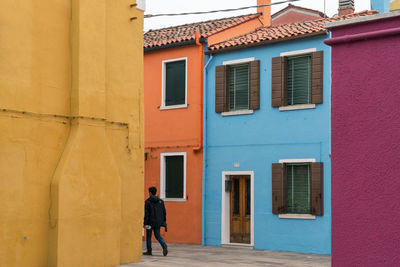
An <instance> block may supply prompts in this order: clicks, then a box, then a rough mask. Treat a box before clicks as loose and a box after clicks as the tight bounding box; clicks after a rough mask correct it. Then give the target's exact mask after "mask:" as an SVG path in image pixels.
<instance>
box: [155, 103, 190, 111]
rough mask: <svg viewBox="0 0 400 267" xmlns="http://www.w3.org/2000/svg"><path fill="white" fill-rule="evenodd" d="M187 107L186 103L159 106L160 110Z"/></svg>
mask: <svg viewBox="0 0 400 267" xmlns="http://www.w3.org/2000/svg"><path fill="white" fill-rule="evenodd" d="M187 107H188V105H187V104H183V105H175V106H161V107H160V110H168V109H178V108H187Z"/></svg>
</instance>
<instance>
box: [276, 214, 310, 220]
mask: <svg viewBox="0 0 400 267" xmlns="http://www.w3.org/2000/svg"><path fill="white" fill-rule="evenodd" d="M315 218H316V217H315V215H311V214H295V213H288V214H279V219H296V220H315Z"/></svg>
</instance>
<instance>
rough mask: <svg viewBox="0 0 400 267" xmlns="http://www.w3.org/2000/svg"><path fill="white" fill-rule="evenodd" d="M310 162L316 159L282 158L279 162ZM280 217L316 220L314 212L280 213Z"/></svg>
mask: <svg viewBox="0 0 400 267" xmlns="http://www.w3.org/2000/svg"><path fill="white" fill-rule="evenodd" d="M308 162H316V159H313V158H306V159H280V160H279V163H308ZM278 217H279V219H297V220H315V216H314V215H312V214H296V213H287V214H279V216H278Z"/></svg>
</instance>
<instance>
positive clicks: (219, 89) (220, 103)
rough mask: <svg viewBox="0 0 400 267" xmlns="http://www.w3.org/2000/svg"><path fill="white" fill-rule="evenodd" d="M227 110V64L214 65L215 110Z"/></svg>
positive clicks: (219, 111) (218, 111)
mask: <svg viewBox="0 0 400 267" xmlns="http://www.w3.org/2000/svg"><path fill="white" fill-rule="evenodd" d="M228 110H229V66H226V65H222V66H217V67H215V112H217V113H221V112H225V111H228Z"/></svg>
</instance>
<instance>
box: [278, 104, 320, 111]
mask: <svg viewBox="0 0 400 267" xmlns="http://www.w3.org/2000/svg"><path fill="white" fill-rule="evenodd" d="M315 107H316V105H315V104H301V105H289V106H282V107H279V111H290V110H300V109H313V108H315Z"/></svg>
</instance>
